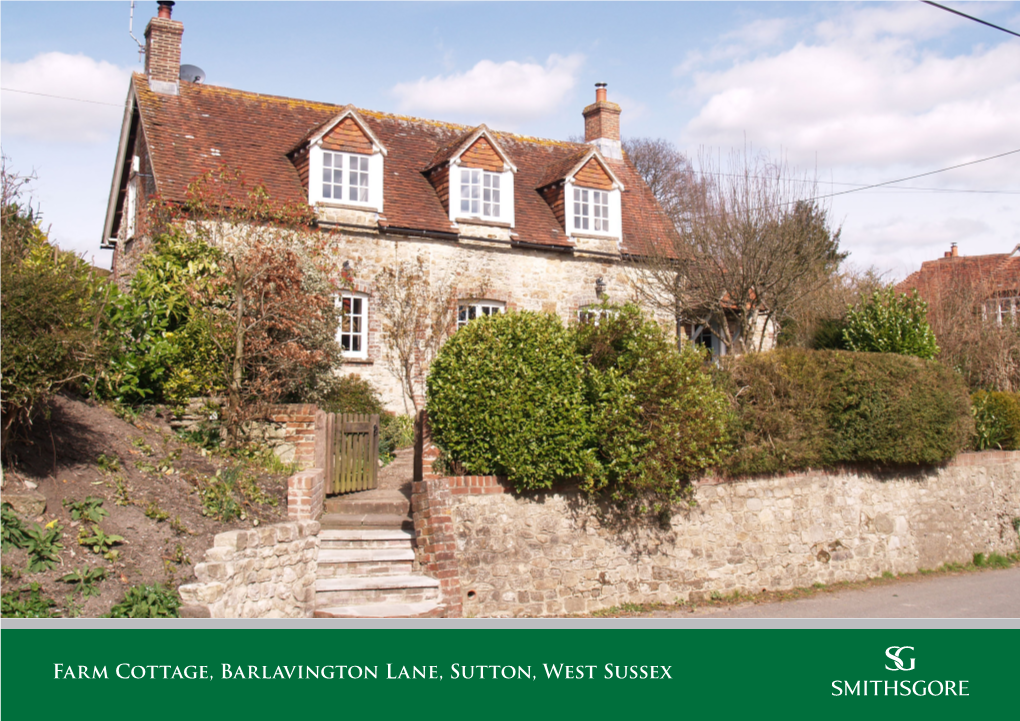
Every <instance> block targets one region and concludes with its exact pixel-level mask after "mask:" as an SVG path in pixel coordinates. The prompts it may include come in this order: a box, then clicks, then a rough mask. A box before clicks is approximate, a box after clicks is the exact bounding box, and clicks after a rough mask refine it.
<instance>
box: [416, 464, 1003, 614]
mask: <svg viewBox="0 0 1020 721" xmlns="http://www.w3.org/2000/svg"><path fill="white" fill-rule="evenodd" d="M488 480H489V481H490V482H487V483H486V484H485V485H487V486H492V485H494V484H495V483H496V482H497V479H488ZM433 483H435V482H433ZM448 497H449V498H450V506H451V508H450V515H451V518H452V525H453V529H454V535H455V538H456V558H457V567H458V571H459V581H460V588H461V591H462V596H463V613H464V615H466V616H512V615H529V616H552V615H562V614H571V613H588V612H591V611H596V610H599V609H603V608H608V607H610V606H614V605H620V604H623V603H626V602H632V603H647V602H665V603H674V602H677V601H679V600H698V599H702V598H706V597H708V596H710V595H711V594H712V593H713V592H718V593H720V594H724V595H725V594H731V593H733V592H734V591H740V592H760V591H761V590H762V589H769V590H777V589H789V588H794V587H804V586H810V585H812V584H814V583H826V584H829V583H834V582H839V581H856V580H863V579H867V578H872V577H876V576H880V575H882V574H883V573H884V572H887V571H888V572H892V573H910V572H914V571H917V570H919V569H922V568H927V569H933V568H936V567H938V566H940V565H942V564H944V563H947V562H966V561H970V560H971V559H972V556H973V554H974V553H977V552H983V553H989V552H992V551H995V552H998V553H1003V554H1005V553H1009V552H1013V551H1017V550H1018V547H1020V543H1018V535H1017V531H1016V530H1015V529H1014V526H1013V522H1014V521H1013V519H1015V518H1018V517H1020V452H1002V451H999V452H985V453H967V454H962V455H961V456H959V457H958V458H957V459H956V460H954V461H953V462H952V463H950V464H948V465H947V466H945V467H941V468H932V469H928V470H918V471H910V472H907V471H903V472H896V473H887V474H879V473H876V472H867V471H859V470H843V471H813V472H806V473H796V474H789V475H784V476H776V477H768V478H753V479H747V480H740V481H736V482H726V483H722V482H719V481H707V482H703V483H701V484H699V485H698V486H697V489H696V498H697V506H696V507H694V508H692V509H691V510H690V511H687V512H684V513H682V514H678V515H675V516H673V517H672V518H671V519H669V520H668V525H667V526H666V527H662V526H660V525H659V524H658V523H657V522H656V521H655V520H654V519H653V520H647V521H645V522H642V523H637V522H635V521H634V520H633V518H630V519H628V518H624V519H619V518H613V517H612V516H611V515H610V509H608V508H607V507H600V506H598V505H596V504H593V503H592V502H590V501H589V500H588V499H587V498H586V496H585V495H584V494H582V493H581V492H579V491H577V490H576V489H574V490H571V489H566V490H561V491H556V492H548V493H537V494H530V495H528V496H523V497H522V496H516V495H514V494H513V493H510V492H506V493H498V492H492V491H482V492H473V491H467V492H463V491H462V492H461V493H456V494H452V495H450V494H448Z"/></svg>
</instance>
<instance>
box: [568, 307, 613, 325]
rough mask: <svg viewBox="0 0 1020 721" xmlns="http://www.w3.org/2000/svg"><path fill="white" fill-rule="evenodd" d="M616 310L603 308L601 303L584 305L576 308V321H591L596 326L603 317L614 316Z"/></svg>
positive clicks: (582, 322)
mask: <svg viewBox="0 0 1020 721" xmlns="http://www.w3.org/2000/svg"><path fill="white" fill-rule="evenodd" d="M616 313H617V311H616V310H614V309H612V308H604V307H603V306H601V305H586V306H583V307H581V308H578V310H577V322H578V323H581V324H584V323H591V324H592V325H595V326H597V325H598V324H599V321H600V320H602V319H603V318H606V319H609V318H615V317H616Z"/></svg>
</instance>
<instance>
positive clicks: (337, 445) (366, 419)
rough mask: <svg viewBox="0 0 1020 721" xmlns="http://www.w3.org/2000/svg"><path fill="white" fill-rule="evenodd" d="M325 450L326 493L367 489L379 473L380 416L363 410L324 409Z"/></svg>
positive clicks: (375, 481)
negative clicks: (358, 411)
mask: <svg viewBox="0 0 1020 721" xmlns="http://www.w3.org/2000/svg"><path fill="white" fill-rule="evenodd" d="M326 438H328V439H330V449H329V452H328V453H327V454H326V463H327V466H328V467H327V468H326V474H327V475H326V477H327V478H328V479H329V482H328V483H327V486H326V490H327V492H328V493H352V492H354V491H368V490H371V489H373V488H375V487H376V484H377V482H378V476H379V416H378V415H367V414H364V413H327V414H326Z"/></svg>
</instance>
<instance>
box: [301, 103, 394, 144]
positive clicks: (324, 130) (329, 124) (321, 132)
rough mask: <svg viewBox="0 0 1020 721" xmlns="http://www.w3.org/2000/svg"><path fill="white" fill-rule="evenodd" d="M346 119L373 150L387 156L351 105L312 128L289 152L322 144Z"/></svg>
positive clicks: (369, 128) (377, 139)
mask: <svg viewBox="0 0 1020 721" xmlns="http://www.w3.org/2000/svg"><path fill="white" fill-rule="evenodd" d="M347 118H350V119H351V120H352V121H354V123H355V124H356V125H357V126H358V128H359V129H360V130H361V132H362V133H364V134H365V137H366V138H368V140H369V142H371V143H372V145H373V146H374V147H375V148H378V149H379V152H380V153H382V154H383V157H385V156H386V155H387V154H388V152H389V151H387V150H386V146H385V145H383V144H382V142H381V141H380V140H379V138H377V137H376V136H375V133H374V132H372V128H371V127H370V126H369V125H368V123H366V122H365V121H364V119H362V117H361V116H360V115H359V114H358V109H357V108H355V107H354V106H353V105H347V106H345V107H344V109H343V111H342V112H341V113H340V114H339V115H337V116H336V117H333V118H330V119H329V120H327V121H326V122H324V123H321V124H320V125H319V126H317V127H315V128H312V130H311V131H310V132H309V133H308V135H307V136H306V137H304V138H302V139H301V141H300V142H299V143H298V144H297V145H296V146H294V147H293V148H291V150H290V152H291V153H293V152H295V151H297V150H301V149H302V148H305V147H307V146H309V145H315V144H317V143H320V142H322V139H323V138H324V137H326V136H327V135H329V133H330V131H332V130H333V128H335V127H336V126H338V125H339V124H340V123H342V122H343V121H344V120H346V119H347Z"/></svg>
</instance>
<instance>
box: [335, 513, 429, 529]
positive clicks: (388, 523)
mask: <svg viewBox="0 0 1020 721" xmlns="http://www.w3.org/2000/svg"><path fill="white" fill-rule="evenodd" d="M319 524H320V525H321V527H322V528H323V529H325V530H330V529H333V530H338V529H352V528H361V529H368V528H377V529H392V530H400V529H403V530H405V531H410V530H413V529H414V521H412V520H411V517H410V516H408V515H407V514H403V515H401V514H396V513H325V514H323V516H322V518H320V519H319Z"/></svg>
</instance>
